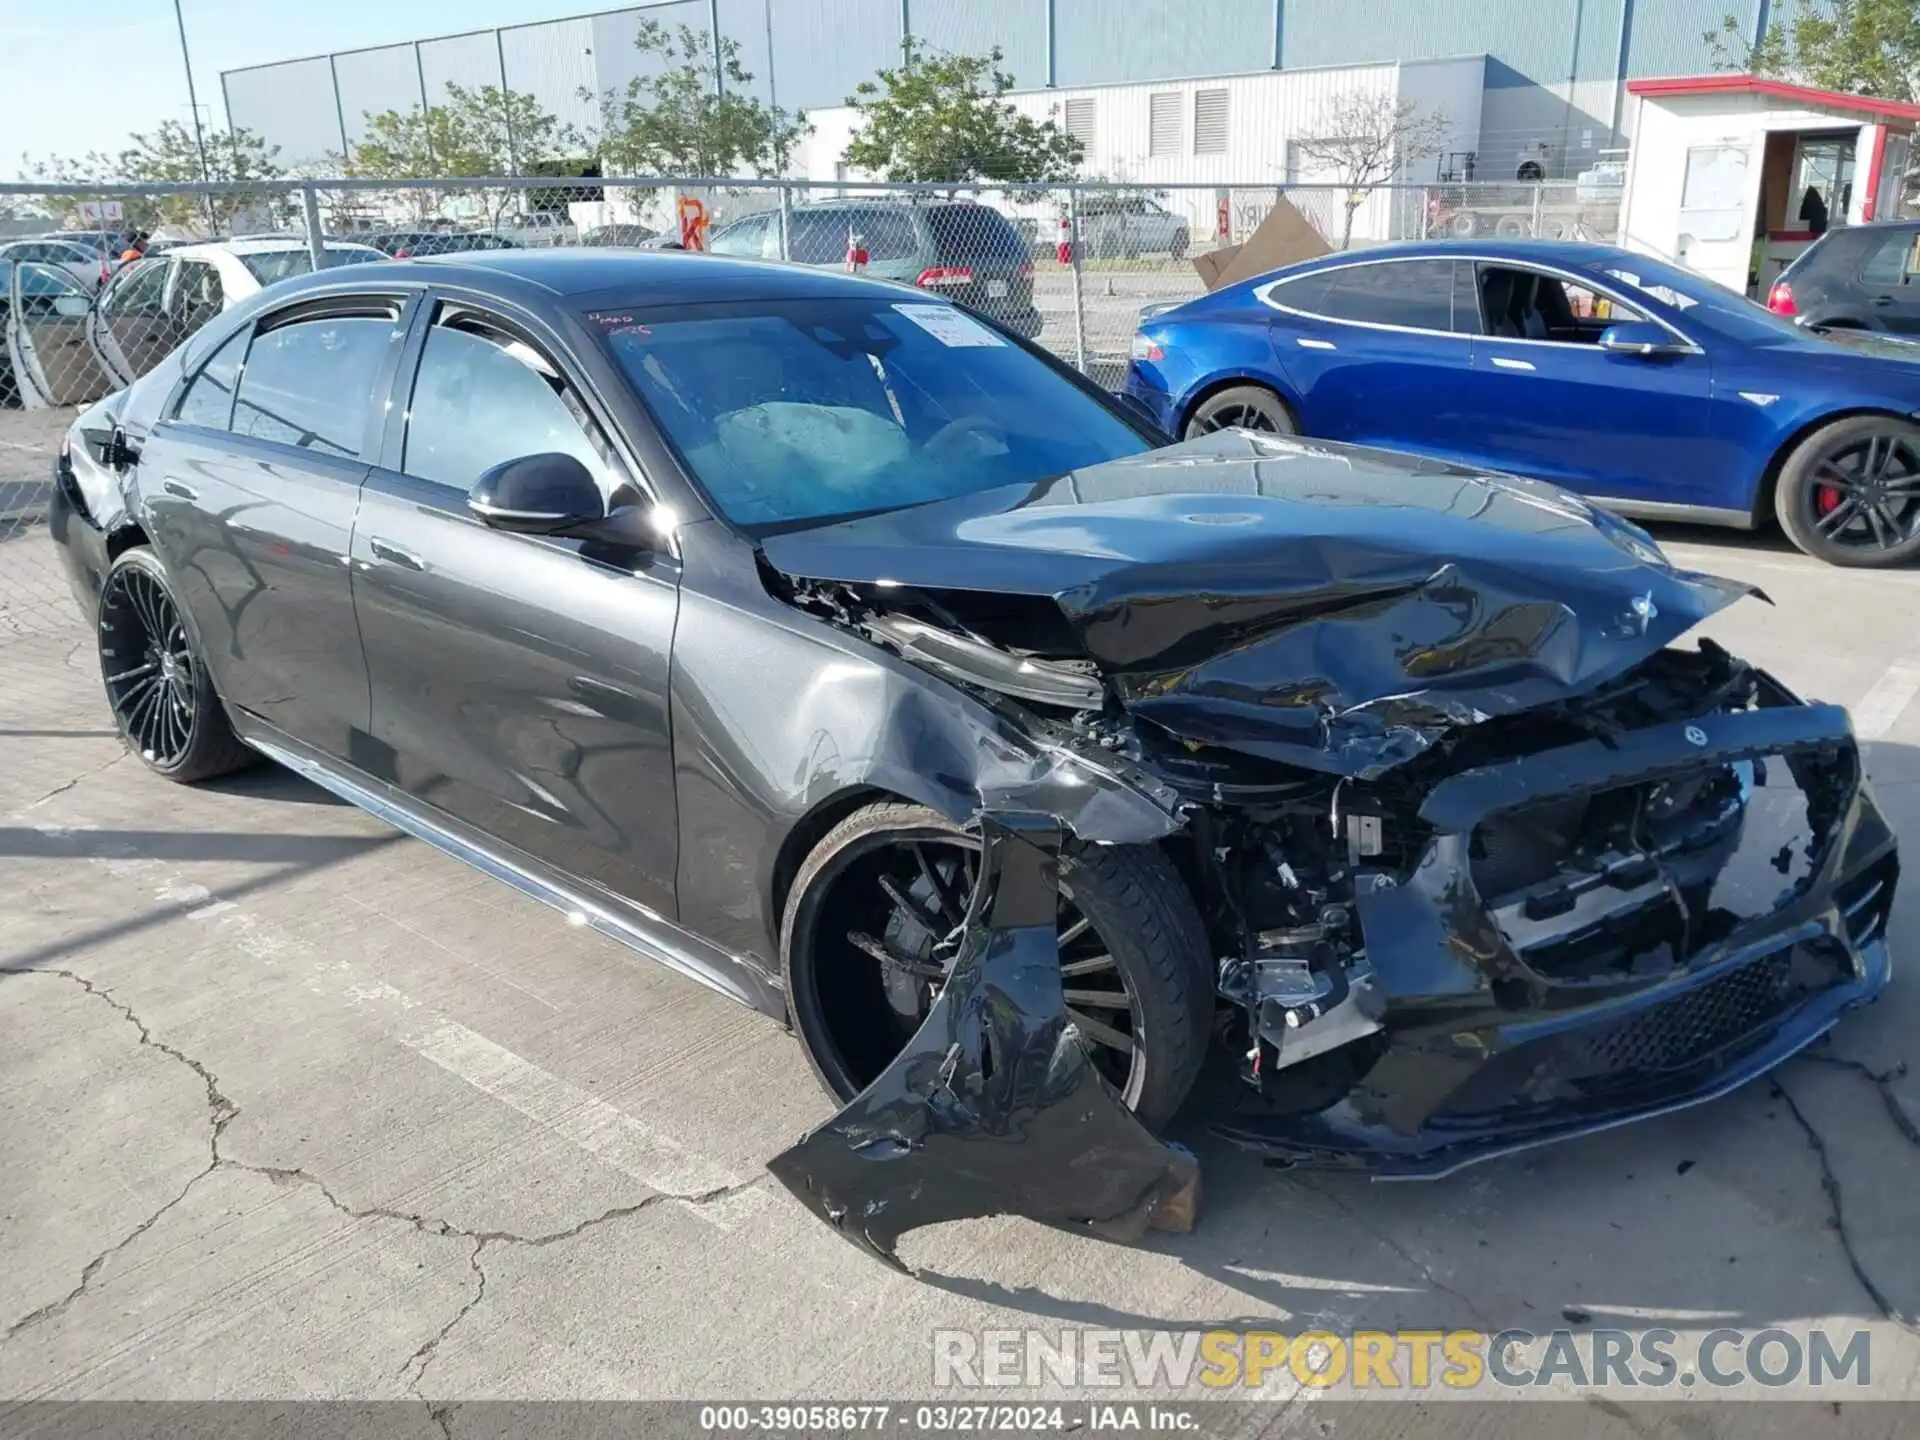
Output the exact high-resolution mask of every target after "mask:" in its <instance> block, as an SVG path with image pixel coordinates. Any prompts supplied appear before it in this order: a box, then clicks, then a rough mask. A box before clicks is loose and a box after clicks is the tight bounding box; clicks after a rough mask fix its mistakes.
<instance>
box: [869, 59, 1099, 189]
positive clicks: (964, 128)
mask: <svg viewBox="0 0 1920 1440" xmlns="http://www.w3.org/2000/svg"><path fill="white" fill-rule="evenodd" d="M1001 59H1002V55H1001V52H1000V49H999V47H998V46H996V47H994V49H993V50H991V51H989V52H988V53H987V54H985V55H952V54H948V53H946V52H944V51H928V50H922V49H920V48H919V47H913V48H911V49H909V50H908V52H907V54H906V57H905V59H904V60H902V62H901V63H900V65H899V66H898V67H897V68H895V69H892V70H882V71H881V72H880V74H879V76H878V77H877V78H876V79H873V80H863V81H861V82H860V84H858V85H856V86H855V87H854V92H853V94H851V95H849V96H848V97H847V104H849V105H851V106H852V107H853V108H854V109H855V110H857V111H858V112H859V113H860V128H859V130H857V131H856V132H855V133H854V137H853V139H852V140H851V141H849V142H848V144H847V148H846V150H845V151H844V152H843V153H842V154H841V157H840V158H841V159H842V160H843V161H845V162H846V163H847V164H848V165H850V166H855V167H858V168H859V169H861V170H864V171H866V172H867V173H868V174H870V175H878V176H880V177H882V178H884V179H887V180H920V181H952V182H955V183H959V182H961V181H967V180H1007V181H1015V180H1066V179H1071V178H1072V176H1073V174H1074V172H1075V171H1076V170H1077V169H1078V168H1079V165H1080V161H1081V158H1082V157H1083V155H1084V154H1085V151H1084V148H1083V147H1082V146H1081V144H1080V142H1079V141H1078V140H1076V139H1075V138H1074V137H1073V136H1071V135H1069V134H1067V133H1066V132H1065V131H1064V130H1062V129H1060V128H1059V127H1058V126H1057V125H1055V124H1054V123H1053V121H1051V120H1034V119H1032V118H1031V117H1029V116H1026V115H1022V114H1021V113H1020V112H1019V111H1018V110H1016V109H1014V107H1013V106H1011V105H1009V104H1007V103H1006V102H1005V101H1003V100H1002V99H1001V98H1000V97H1001V96H1003V95H1005V94H1006V93H1007V92H1008V91H1009V90H1011V89H1012V88H1013V76H1011V75H1009V74H1007V72H1006V71H1004V70H1002V69H1001V68H1000V62H1001Z"/></svg>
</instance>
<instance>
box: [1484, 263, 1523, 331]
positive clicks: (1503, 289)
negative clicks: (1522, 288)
mask: <svg viewBox="0 0 1920 1440" xmlns="http://www.w3.org/2000/svg"><path fill="white" fill-rule="evenodd" d="M1515 278H1516V277H1515V275H1514V274H1513V272H1512V271H1511V270H1489V271H1487V272H1485V273H1484V274H1483V275H1481V277H1480V308H1481V310H1482V311H1483V312H1484V313H1485V315H1486V318H1487V333H1488V334H1489V335H1497V336H1499V337H1501V338H1502V339H1506V340H1517V339H1519V338H1520V327H1519V325H1518V324H1516V323H1515V321H1514V318H1513V287H1514V280H1515Z"/></svg>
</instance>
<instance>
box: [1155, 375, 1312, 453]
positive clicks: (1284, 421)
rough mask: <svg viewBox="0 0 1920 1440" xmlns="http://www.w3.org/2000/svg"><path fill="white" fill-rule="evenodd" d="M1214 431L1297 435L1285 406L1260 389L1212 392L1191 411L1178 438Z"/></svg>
mask: <svg viewBox="0 0 1920 1440" xmlns="http://www.w3.org/2000/svg"><path fill="white" fill-rule="evenodd" d="M1215 430H1257V431H1259V432H1261V433H1262V434H1266V435H1298V434H1299V433H1300V422H1299V421H1298V420H1296V419H1294V415H1293V411H1292V410H1291V409H1290V408H1289V407H1288V405H1287V402H1286V401H1284V400H1282V399H1281V398H1280V397H1279V396H1278V395H1276V394H1274V393H1273V391H1271V390H1269V389H1267V387H1266V386H1264V385H1231V386H1228V387H1227V388H1226V389H1225V390H1218V391H1215V392H1214V393H1213V394H1211V395H1209V396H1208V397H1207V398H1206V399H1205V400H1202V401H1201V402H1200V404H1199V406H1198V407H1196V408H1195V410H1194V412H1193V414H1192V416H1191V417H1189V418H1188V420H1187V428H1186V433H1185V434H1184V435H1182V436H1181V437H1180V438H1181V439H1183V440H1191V439H1193V438H1194V436H1196V435H1210V434H1212V433H1213V432H1214V431H1215Z"/></svg>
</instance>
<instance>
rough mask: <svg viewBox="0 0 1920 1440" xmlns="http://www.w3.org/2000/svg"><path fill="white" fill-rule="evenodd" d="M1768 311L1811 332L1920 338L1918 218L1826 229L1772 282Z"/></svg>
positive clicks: (1919, 231)
mask: <svg viewBox="0 0 1920 1440" xmlns="http://www.w3.org/2000/svg"><path fill="white" fill-rule="evenodd" d="M1767 308H1768V309H1769V310H1771V311H1773V312H1774V313H1775V314H1776V315H1786V316H1790V317H1791V318H1792V319H1794V320H1796V321H1798V322H1799V323H1800V324H1802V325H1805V326H1807V327H1809V328H1810V329H1817V330H1886V331H1891V332H1893V333H1895V334H1907V335H1920V220H1890V221H1887V222H1885V223H1884V224H1874V225H1848V226H1843V227H1842V228H1841V229H1838V230H1829V231H1828V232H1827V233H1826V234H1825V235H1822V236H1821V237H1820V238H1819V239H1818V240H1816V241H1814V242H1813V244H1811V245H1809V246H1808V247H1807V248H1806V249H1805V250H1803V251H1802V252H1801V253H1800V255H1799V256H1798V258H1796V259H1795V260H1794V262H1793V263H1792V264H1791V265H1789V266H1788V267H1787V268H1786V269H1785V270H1784V271H1783V272H1781V275H1780V278H1779V279H1778V280H1776V281H1774V282H1773V288H1772V289H1770V290H1768V292H1767Z"/></svg>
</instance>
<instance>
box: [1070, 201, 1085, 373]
mask: <svg viewBox="0 0 1920 1440" xmlns="http://www.w3.org/2000/svg"><path fill="white" fill-rule="evenodd" d="M1082 248H1083V247H1082V246H1081V244H1080V192H1079V191H1078V190H1069V191H1067V252H1068V257H1069V259H1071V260H1072V262H1073V364H1074V368H1075V369H1077V370H1078V371H1079V372H1080V373H1081V374H1082V375H1084V374H1086V373H1087V303H1086V297H1085V296H1084V295H1083V294H1082V293H1081V290H1080V251H1081V249H1082Z"/></svg>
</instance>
